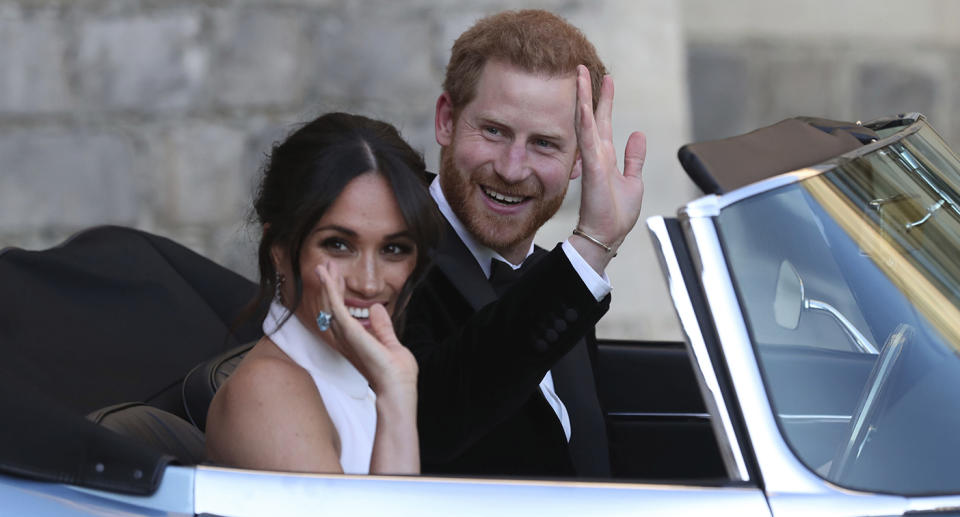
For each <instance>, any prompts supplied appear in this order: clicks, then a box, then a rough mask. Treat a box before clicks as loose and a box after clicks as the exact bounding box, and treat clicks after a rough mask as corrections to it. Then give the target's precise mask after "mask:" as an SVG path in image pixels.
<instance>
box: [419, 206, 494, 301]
mask: <svg viewBox="0 0 960 517" xmlns="http://www.w3.org/2000/svg"><path fill="white" fill-rule="evenodd" d="M444 226H445V227H446V231H445V232H444V233H443V236H442V238H441V239H440V244H439V246H437V251H436V255H435V256H434V266H435V267H436V268H437V269H439V270H440V271H443V273H444V274H445V275H446V276H447V278H448V279H449V280H450V283H452V284H453V285H454V286H455V287H456V288H457V290H458V291H460V294H462V295H463V297H464V298H465V299H466V300H467V301H468V302H469V303H470V307H472V308H473V310H474V311H478V310H480V308H481V307H483V306H484V305H487V304H488V303H491V302H493V301H494V300H496V299H497V294H496V293H495V292H494V290H493V286H491V285H490V282H489V281H488V280H487V277H486V276H484V274H483V270H482V269H480V265H479V264H477V259H476V258H474V256H473V254H472V253H470V250H469V249H467V246H466V244H464V243H463V241H461V240H460V236H459V235H457V232H456V231H454V229H453V227H452V226H450V223H448V222H446V221H444Z"/></svg>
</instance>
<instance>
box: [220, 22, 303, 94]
mask: <svg viewBox="0 0 960 517" xmlns="http://www.w3.org/2000/svg"><path fill="white" fill-rule="evenodd" d="M213 20H214V21H213V26H214V38H213V45H214V47H213V53H212V59H211V73H212V88H213V95H212V99H211V100H212V101H213V102H214V103H216V104H223V105H228V106H270V105H278V104H286V103H302V102H303V96H304V93H305V90H306V79H307V75H308V73H307V70H306V69H307V67H309V66H310V65H311V57H312V56H311V55H310V54H309V53H308V52H307V49H308V45H307V43H308V34H307V23H306V22H305V19H304V17H303V16H302V15H300V14H298V13H285V12H280V13H273V12H270V11H264V10H252V9H245V10H239V11H238V10H227V11H220V12H218V13H217V14H216V15H215V16H214V17H213Z"/></svg>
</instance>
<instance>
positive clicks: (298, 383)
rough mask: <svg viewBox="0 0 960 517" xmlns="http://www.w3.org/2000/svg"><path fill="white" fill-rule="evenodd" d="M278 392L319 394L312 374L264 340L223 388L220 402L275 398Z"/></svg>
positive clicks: (287, 395)
mask: <svg viewBox="0 0 960 517" xmlns="http://www.w3.org/2000/svg"><path fill="white" fill-rule="evenodd" d="M278 391H281V392H283V393H284V394H286V397H285V398H287V399H288V400H289V397H290V395H295V394H297V392H299V391H305V392H306V393H304V394H311V393H313V392H316V386H315V385H314V383H313V378H312V377H311V376H310V373H309V372H308V371H307V370H305V369H304V368H303V367H301V366H300V365H298V364H297V363H296V362H294V361H293V360H292V359H290V358H289V357H288V356H287V355H286V354H284V353H283V351H282V350H280V348H279V347H278V346H277V345H275V344H274V343H273V342H272V341H270V340H269V339H268V338H266V337H264V338H262V339H261V340H260V341H259V342H258V343H257V344H256V345H255V346H254V347H253V348H252V349H251V350H250V352H248V353H247V355H246V356H245V357H244V358H243V361H241V362H240V364H239V365H237V369H236V371H234V372H233V375H231V376H230V378H229V379H227V381H226V382H225V383H224V384H223V386H221V387H220V389H219V390H218V391H217V395H216V396H215V397H214V402H216V399H217V398H223V399H226V400H231V399H236V398H238V397H239V398H242V399H260V398H262V397H267V398H272V397H274V396H275V395H276V394H277V392H278Z"/></svg>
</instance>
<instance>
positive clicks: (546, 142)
mask: <svg viewBox="0 0 960 517" xmlns="http://www.w3.org/2000/svg"><path fill="white" fill-rule="evenodd" d="M533 143H534V144H536V145H537V147H543V148H545V149H554V148H556V147H557V146H556V145H555V144H554V143H553V142H551V141H549V140H544V139H542V138H538V139H536V140H534V142H533Z"/></svg>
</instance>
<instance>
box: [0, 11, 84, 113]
mask: <svg viewBox="0 0 960 517" xmlns="http://www.w3.org/2000/svg"><path fill="white" fill-rule="evenodd" d="M65 54H66V42H65V39H64V31H63V28H62V27H61V25H60V20H59V18H58V16H57V14H56V12H55V11H39V12H34V13H27V14H25V13H23V12H21V11H20V10H18V9H16V8H14V7H13V6H4V8H3V9H2V10H0V70H2V71H3V72H2V73H0V112H6V113H16V114H29V113H48V112H55V111H58V110H62V109H64V108H66V107H68V106H69V103H70V91H69V88H68V85H67V79H68V78H67V73H66V68H65V66H64V57H65Z"/></svg>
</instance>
